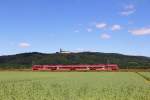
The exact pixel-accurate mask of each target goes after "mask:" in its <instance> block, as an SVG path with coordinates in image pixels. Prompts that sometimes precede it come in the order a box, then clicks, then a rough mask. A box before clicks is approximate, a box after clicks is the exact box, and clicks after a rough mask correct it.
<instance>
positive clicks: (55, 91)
mask: <svg viewBox="0 0 150 100" xmlns="http://www.w3.org/2000/svg"><path fill="white" fill-rule="evenodd" d="M141 74H143V75H146V76H147V77H149V76H150V73H149V72H141ZM0 100H150V82H149V81H147V80H146V79H144V78H143V77H141V76H140V75H138V74H136V73H134V72H17V71H16V72H13V71H12V72H0Z"/></svg>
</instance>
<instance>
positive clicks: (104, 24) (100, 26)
mask: <svg viewBox="0 0 150 100" xmlns="http://www.w3.org/2000/svg"><path fill="white" fill-rule="evenodd" d="M106 26H107V24H106V23H97V24H96V28H98V29H104V28H106Z"/></svg>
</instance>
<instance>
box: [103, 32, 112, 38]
mask: <svg viewBox="0 0 150 100" xmlns="http://www.w3.org/2000/svg"><path fill="white" fill-rule="evenodd" d="M110 38H111V36H110V35H109V34H107V33H103V34H102V35H101V39H110Z"/></svg>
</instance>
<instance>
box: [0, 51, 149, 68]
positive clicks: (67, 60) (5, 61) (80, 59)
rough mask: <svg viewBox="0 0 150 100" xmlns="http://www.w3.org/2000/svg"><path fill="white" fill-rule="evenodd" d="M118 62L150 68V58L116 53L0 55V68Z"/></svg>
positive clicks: (132, 66) (125, 66) (128, 66)
mask: <svg viewBox="0 0 150 100" xmlns="http://www.w3.org/2000/svg"><path fill="white" fill-rule="evenodd" d="M99 63H101V64H107V63H113V64H118V65H119V66H120V68H150V58H149V57H144V56H129V55H122V54H116V53H100V52H80V53H53V54H45V53H38V52H32V53H22V54H16V55H8V56H0V69H11V68H19V69H22V68H31V66H32V65H35V64H99Z"/></svg>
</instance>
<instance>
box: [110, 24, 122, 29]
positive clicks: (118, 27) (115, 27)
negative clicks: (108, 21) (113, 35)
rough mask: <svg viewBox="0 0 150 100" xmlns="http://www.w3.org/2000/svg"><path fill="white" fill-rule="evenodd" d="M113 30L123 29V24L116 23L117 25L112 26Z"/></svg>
mask: <svg viewBox="0 0 150 100" xmlns="http://www.w3.org/2000/svg"><path fill="white" fill-rule="evenodd" d="M111 30H112V31H116V30H121V26H120V25H117V24H115V25H113V26H112V28H111Z"/></svg>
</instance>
